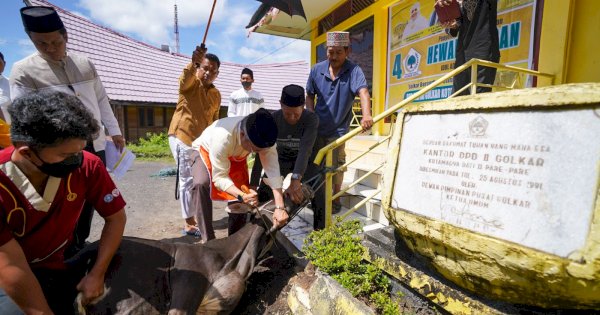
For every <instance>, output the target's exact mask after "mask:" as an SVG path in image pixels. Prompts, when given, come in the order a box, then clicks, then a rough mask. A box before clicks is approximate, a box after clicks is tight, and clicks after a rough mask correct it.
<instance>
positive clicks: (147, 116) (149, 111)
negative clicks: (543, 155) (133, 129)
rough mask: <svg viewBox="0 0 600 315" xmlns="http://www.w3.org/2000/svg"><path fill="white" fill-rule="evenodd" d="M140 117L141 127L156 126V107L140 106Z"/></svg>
mask: <svg viewBox="0 0 600 315" xmlns="http://www.w3.org/2000/svg"><path fill="white" fill-rule="evenodd" d="M138 119H139V123H140V124H139V126H140V127H154V108H153V107H139V108H138Z"/></svg>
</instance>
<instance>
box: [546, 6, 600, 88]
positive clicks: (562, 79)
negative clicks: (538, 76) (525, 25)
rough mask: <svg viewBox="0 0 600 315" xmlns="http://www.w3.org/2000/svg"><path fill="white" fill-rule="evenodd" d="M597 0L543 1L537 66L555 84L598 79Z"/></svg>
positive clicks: (599, 8)
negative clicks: (551, 75)
mask: <svg viewBox="0 0 600 315" xmlns="http://www.w3.org/2000/svg"><path fill="white" fill-rule="evenodd" d="M599 13H600V1H597V0H546V1H545V4H544V11H543V18H542V27H541V30H542V33H541V39H540V54H539V56H540V57H539V67H538V69H539V70H540V71H542V72H548V73H552V74H555V75H556V79H555V82H554V84H563V83H577V82H600V53H598V52H599V51H600V41H599V40H598V39H599V38H600V16H599V15H598V14H599Z"/></svg>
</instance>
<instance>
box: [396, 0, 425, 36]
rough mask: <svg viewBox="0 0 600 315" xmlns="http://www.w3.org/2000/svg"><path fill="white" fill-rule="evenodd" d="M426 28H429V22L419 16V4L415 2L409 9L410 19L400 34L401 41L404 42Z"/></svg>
mask: <svg viewBox="0 0 600 315" xmlns="http://www.w3.org/2000/svg"><path fill="white" fill-rule="evenodd" d="M427 27H429V21H427V19H425V17H424V16H423V15H421V3H420V2H418V1H417V2H415V4H413V5H412V7H410V19H409V20H408V23H407V24H406V27H405V28H404V32H403V33H402V40H403V41H406V38H407V37H409V36H410V35H412V34H414V33H416V32H418V31H420V30H422V29H425V28H427Z"/></svg>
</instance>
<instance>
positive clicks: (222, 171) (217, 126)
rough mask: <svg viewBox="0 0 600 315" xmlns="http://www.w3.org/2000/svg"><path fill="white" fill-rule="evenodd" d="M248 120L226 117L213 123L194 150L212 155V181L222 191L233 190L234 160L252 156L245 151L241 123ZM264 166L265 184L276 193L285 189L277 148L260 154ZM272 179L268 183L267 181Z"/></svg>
mask: <svg viewBox="0 0 600 315" xmlns="http://www.w3.org/2000/svg"><path fill="white" fill-rule="evenodd" d="M244 118H245V117H226V118H222V119H219V120H217V121H215V122H213V123H212V124H211V125H210V126H208V127H207V128H206V129H204V131H203V132H202V135H200V137H199V138H198V139H196V140H194V142H192V148H194V149H195V150H200V146H202V147H203V148H204V149H206V150H207V151H208V156H209V158H210V162H211V164H212V175H211V179H212V181H213V183H214V184H215V187H217V188H218V189H219V190H221V191H226V190H227V189H228V188H229V187H231V186H233V181H232V180H231V178H230V177H229V168H230V167H231V162H230V161H229V158H230V157H239V158H244V159H245V158H246V156H247V155H248V154H249V153H250V152H248V151H246V149H244V147H242V141H241V138H240V129H241V122H242V121H243V120H244ZM258 156H259V158H260V162H261V163H262V165H263V169H264V170H265V173H266V174H267V176H268V177H269V178H265V183H266V184H267V185H269V186H270V187H271V188H273V189H277V188H281V187H282V186H283V178H281V174H280V172H279V160H278V158H277V145H273V146H272V147H270V148H267V149H265V150H261V151H259V152H258ZM267 179H268V180H267Z"/></svg>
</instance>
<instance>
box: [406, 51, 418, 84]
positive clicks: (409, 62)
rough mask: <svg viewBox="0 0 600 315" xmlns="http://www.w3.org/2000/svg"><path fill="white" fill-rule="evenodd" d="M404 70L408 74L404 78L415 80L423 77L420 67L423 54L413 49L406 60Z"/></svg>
mask: <svg viewBox="0 0 600 315" xmlns="http://www.w3.org/2000/svg"><path fill="white" fill-rule="evenodd" d="M403 64H404V70H405V71H406V73H405V74H404V75H403V76H402V77H403V78H405V79H406V78H413V77H417V76H420V75H421V71H419V65H420V64H421V54H420V53H419V52H418V51H416V50H415V49H414V48H411V49H410V50H409V51H408V54H406V58H404V62H403Z"/></svg>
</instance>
